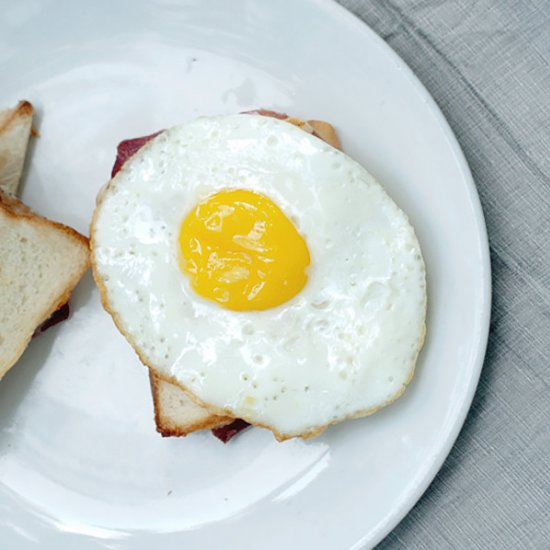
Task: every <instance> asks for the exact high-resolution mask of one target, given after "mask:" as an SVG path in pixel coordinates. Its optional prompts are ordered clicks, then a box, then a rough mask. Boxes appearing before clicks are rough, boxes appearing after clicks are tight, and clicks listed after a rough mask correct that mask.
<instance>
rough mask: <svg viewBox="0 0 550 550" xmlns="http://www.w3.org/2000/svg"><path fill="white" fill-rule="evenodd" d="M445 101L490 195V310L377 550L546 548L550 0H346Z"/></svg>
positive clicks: (485, 197)
mask: <svg viewBox="0 0 550 550" xmlns="http://www.w3.org/2000/svg"><path fill="white" fill-rule="evenodd" d="M340 2H341V4H342V5H344V6H345V7H346V8H348V9H349V10H351V11H352V12H354V13H355V14H356V15H358V16H359V17H360V18H361V19H363V21H365V22H366V23H367V24H368V25H369V26H370V27H371V28H373V29H374V30H375V31H376V32H377V33H378V34H379V35H380V36H382V37H383V38H384V39H385V40H386V41H387V42H388V44H389V45H390V46H391V47H392V48H393V49H394V50H395V51H396V52H397V53H398V54H399V55H400V56H401V57H402V58H403V59H404V60H405V61H406V62H407V63H408V64H409V66H410V67H411V68H412V69H413V70H414V72H415V73H416V74H417V76H418V77H419V78H420V80H421V81H422V82H423V83H424V85H425V86H426V88H427V89H428V90H429V92H430V93H431V94H432V96H433V97H434V98H435V100H436V102H437V103H438V104H439V106H440V108H441V109H442V111H443V113H444V115H445V116H446V118H447V120H448V121H449V123H450V125H451V127H452V128H453V130H454V132H455V134H456V136H457V138H458V141H459V142H460V145H461V146H462V149H463V151H464V153H465V155H466V158H467V160H468V163H469V165H470V168H471V169H472V173H473V176H474V179H475V181H476V184H477V188H478V192H479V195H480V197H481V202H482V205H483V210H484V212H485V219H486V222H487V229H488V232H489V240H490V245H491V260H492V268H493V311H492V323H491V333H490V338H489V347H488V350H487V356H486V360H485V365H484V367H483V372H482V374H481V381H480V384H479V387H478V390H477V393H476V396H475V398H474V402H473V406H472V409H471V410H470V413H469V415H468V418H467V420H466V424H465V426H464V428H463V430H462V432H461V434H460V436H459V438H458V440H457V442H456V444H455V446H454V448H453V450H452V452H451V454H450V456H449V458H448V459H447V461H446V462H445V465H444V466H443V468H442V470H441V471H440V473H439V475H438V476H437V477H436V479H435V481H434V482H433V483H432V485H431V486H430V488H429V489H428V491H427V492H426V493H425V495H424V496H423V497H422V499H421V500H420V501H419V502H418V504H417V505H416V506H415V508H414V509H413V510H412V512H411V513H410V514H409V515H408V516H407V517H406V518H405V519H404V520H403V521H402V522H401V524H400V525H399V526H398V527H397V528H396V529H395V530H394V531H393V532H392V533H391V534H390V535H389V536H388V537H387V538H386V539H385V540H384V541H383V542H382V543H381V544H380V545H379V546H378V548H379V549H384V550H386V549H388V550H389V549H392V550H393V549H400V548H403V549H407V550H414V549H426V548H429V549H432V548H435V549H446V548H466V549H468V548H484V549H492V548H498V549H500V548H513V549H523V548H535V549H537V550H539V549H540V550H545V549H550V396H549V390H550V376H549V373H548V370H549V369H548V367H549V364H548V363H549V361H548V357H549V353H548V352H549V346H550V1H548V0H478V1H476V0H458V1H451V0H448V1H443V0H441V1H438V0H391V1H390V0H387V1H376V0H370V1H368V0H340Z"/></svg>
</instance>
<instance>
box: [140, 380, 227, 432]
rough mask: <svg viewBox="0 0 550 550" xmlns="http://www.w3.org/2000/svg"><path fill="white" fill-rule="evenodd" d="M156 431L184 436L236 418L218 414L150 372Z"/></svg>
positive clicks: (215, 426)
mask: <svg viewBox="0 0 550 550" xmlns="http://www.w3.org/2000/svg"><path fill="white" fill-rule="evenodd" d="M149 379H150V381H151V393H152V394H153V403H154V406H155V423H156V425H157V431H158V432H159V433H160V434H162V436H163V437H170V436H183V435H187V434H190V433H191V432H194V431H197V430H206V429H209V428H219V427H221V426H225V425H226V424H229V423H231V422H233V420H234V418H231V417H227V416H218V415H215V414H212V413H210V412H209V411H208V410H207V409H205V408H204V407H201V406H200V405H197V403H195V402H194V401H193V400H192V399H191V398H190V397H189V396H188V395H187V394H186V393H185V392H184V391H183V390H182V389H181V388H180V387H179V386H176V385H175V384H172V383H170V382H167V381H166V380H163V379H162V378H160V377H158V376H157V375H155V374H154V373H153V372H152V371H149Z"/></svg>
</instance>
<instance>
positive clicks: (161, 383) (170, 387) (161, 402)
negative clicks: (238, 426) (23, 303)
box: [149, 119, 342, 437]
mask: <svg viewBox="0 0 550 550" xmlns="http://www.w3.org/2000/svg"><path fill="white" fill-rule="evenodd" d="M289 121H290V122H291V123H293V124H295V125H296V126H299V127H302V128H303V129H305V131H309V132H310V133H313V134H314V135H316V136H317V137H318V138H320V139H322V140H323V141H325V142H326V143H328V144H329V145H332V147H335V148H336V149H340V150H341V149H342V144H341V143H340V139H339V138H338V134H337V133H336V130H335V129H334V126H332V124H329V123H328V122H325V121H323V120H308V121H307V123H306V122H304V121H301V120H300V119H290V120H289ZM306 125H307V126H309V128H304V126H306ZM149 379H150V381H151V392H152V394H153V405H154V409H155V424H156V427H157V431H158V432H159V433H161V434H162V435H163V436H164V437H170V436H182V435H187V434H190V433H191V432H194V431H196V430H204V429H207V428H218V427H221V426H225V425H227V424H228V423H230V422H232V421H233V420H234V419H233V418H231V417H226V416H219V415H216V414H212V413H211V412H209V411H208V410H207V409H205V408H204V407H201V406H200V405H198V404H196V403H195V402H194V401H193V400H192V399H191V398H190V397H189V396H188V395H187V394H186V393H185V392H184V391H183V390H182V389H181V388H180V387H179V386H176V385H175V384H172V383H170V382H167V381H166V380H163V379H162V378H160V377H159V376H157V375H156V374H155V373H154V371H152V370H149Z"/></svg>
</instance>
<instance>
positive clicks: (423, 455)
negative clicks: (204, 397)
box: [0, 0, 490, 550]
mask: <svg viewBox="0 0 550 550" xmlns="http://www.w3.org/2000/svg"><path fill="white" fill-rule="evenodd" d="M0 74H1V75H2V86H1V89H0V100H1V102H0V104H2V105H9V104H11V103H13V102H15V101H16V100H17V99H19V98H27V99H29V100H31V101H32V102H33V103H34V104H35V106H36V107H37V110H38V117H37V125H38V127H39V130H40V138H39V139H36V140H34V142H33V146H32V148H31V151H30V163H29V167H28V168H29V169H28V173H27V176H26V179H25V182H24V185H23V189H22V196H23V198H24V200H25V201H27V202H28V203H29V204H30V205H31V206H32V207H34V208H35V209H36V210H38V211H39V212H41V213H43V214H45V215H47V216H49V217H51V218H53V219H56V220H61V221H63V222H65V223H68V224H70V225H73V226H75V227H76V228H77V229H79V230H80V231H83V232H85V233H87V229H88V222H89V219H90V215H91V213H92V210H93V208H94V200H95V196H96V193H97V191H98V189H99V187H100V186H101V185H102V184H103V183H104V182H105V181H106V180H107V179H108V175H109V172H110V168H111V165H112V163H113V159H114V152H115V147H116V144H117V143H118V142H119V141H120V140H121V139H123V138H126V137H133V136H139V135H143V134H147V133H150V132H152V131H154V130H157V129H159V128H165V127H168V126H171V125H174V124H176V123H179V122H182V121H185V120H189V119H191V118H193V117H195V116H197V115H199V114H215V113H234V112H237V111H242V110H245V109H250V108H254V107H260V106H261V107H267V108H273V109H276V110H279V111H284V112H288V113H292V114H295V115H298V116H302V117H306V118H308V117H309V118H313V117H314V118H323V119H326V120H329V121H332V122H333V123H334V124H335V125H336V126H337V128H338V130H339V132H340V134H341V137H342V141H343V144H344V147H345V149H346V151H347V152H348V153H349V154H350V155H351V156H352V157H355V158H356V159H358V160H359V161H360V162H361V163H363V164H364V165H365V166H366V167H368V169H369V170H370V171H371V172H372V173H373V174H374V175H375V176H376V177H377V178H378V179H379V180H380V181H381V182H382V183H383V184H384V185H385V187H386V188H387V190H388V191H389V193H390V195H391V196H392V197H393V198H394V199H395V200H396V202H397V203H398V204H399V205H400V206H401V207H402V208H403V209H404V210H405V211H406V212H407V213H408V214H409V215H410V217H411V219H412V222H413V224H414V225H415V226H416V228H417V232H418V236H419V239H420V241H421V244H422V245H423V250H424V254H425V258H426V263H427V267H428V278H429V319H428V322H429V325H428V339H427V341H426V346H425V349H424V351H423V353H422V355H421V358H420V362H419V368H418V372H417V375H416V377H415V379H414V381H413V382H412V384H411V386H410V388H409V390H408V391H407V393H406V395H405V396H404V397H403V398H401V399H400V400H399V401H398V402H397V403H396V404H395V405H392V406H391V407H388V408H387V409H384V410H383V411H381V412H380V413H378V414H376V415H374V416H372V417H370V418H366V419H362V420H357V421H353V422H347V423H344V424H343V425H340V426H337V427H334V428H331V429H329V430H328V431H327V432H326V434H325V435H323V436H322V437H320V438H318V439H315V440H312V441H310V442H302V441H289V442H286V443H282V444H281V443H277V442H275V441H274V439H273V437H271V435H270V434H269V433H267V432H266V431H263V430H259V429H251V430H248V431H247V432H245V433H244V434H242V435H241V436H240V437H239V438H238V439H236V440H234V441H233V442H232V443H231V444H229V445H227V446H223V445H222V444H221V443H220V442H218V441H217V440H215V439H214V438H213V437H211V436H210V435H209V434H208V433H200V434H195V435H193V436H190V437H188V438H186V439H162V438H161V437H160V436H158V435H157V434H156V433H155V429H154V425H153V419H152V407H151V399H150V395H149V388H148V380H147V377H146V372H145V369H143V368H141V367H140V366H139V365H138V362H137V360H136V358H135V356H134V354H133V352H132V351H131V350H130V348H129V347H128V345H127V344H126V342H125V341H124V340H123V338H122V337H121V336H120V335H119V334H118V333H117V332H116V330H115V328H114V326H113V324H112V322H111V320H110V318H109V317H108V315H107V314H106V313H104V311H103V310H102V309H101V307H100V304H99V299H98V293H97V291H96V289H95V287H94V285H93V283H92V279H91V277H90V276H89V275H88V276H87V277H86V278H85V279H84V280H83V282H82V283H81V284H80V286H79V287H78V289H77V292H76V293H75V296H74V298H73V301H72V308H73V309H72V311H73V313H72V319H71V320H70V321H69V322H66V323H63V324H62V325H59V326H57V327H55V328H53V329H51V330H50V331H48V332H47V333H46V334H45V335H43V336H41V337H40V338H39V339H36V340H35V341H34V342H33V343H32V345H31V346H30V348H29V349H28V350H27V352H26V353H25V355H24V357H23V359H22V360H21V362H20V364H18V365H17V367H16V368H14V369H13V370H12V371H11V372H10V373H9V375H8V376H7V377H6V378H5V379H4V380H3V381H2V383H1V384H0V540H1V541H2V547H3V548H9V549H10V550H21V549H26V548H35V547H36V545H37V544H38V545H40V547H41V548H47V549H56V550H58V549H60V548H67V549H71V550H88V549H90V550H91V549H100V548H101V549H106V548H109V549H113V550H118V549H126V548H128V549H140V550H150V549H151V548H162V549H163V550H171V549H176V548H177V549H181V548H219V547H222V546H223V547H227V548H241V549H248V548H250V549H252V548H260V547H261V548H264V549H271V548H272V549H278V548H283V547H284V548H319V549H321V548H327V549H328V548H330V549H332V548H339V549H340V548H360V547H363V546H364V547H369V546H372V545H374V544H375V543H376V542H377V541H379V540H380V539H381V538H382V537H383V536H384V535H385V534H387V533H388V532H389V531H390V530H391V529H392V528H393V527H394V526H395V525H396V524H397V522H398V521H399V520H400V519H401V518H402V517H403V516H404V515H405V514H406V513H407V511H408V510H409V509H410V508H411V507H412V506H413V505H414V503H415V502H416V501H417V499H418V498H419V497H420V496H421V494H422V492H423V491H424V490H425V489H426V487H427V486H428V484H429V483H430V481H431V480H432V478H433V477H434V475H435V474H436V472H437V471H438V469H439V468H440V466H441V464H442V462H443V460H444V459H445V457H446V456H447V454H448V452H449V450H450V448H451V446H452V444H453V442H454V440H455V438H456V436H457V434H458V431H459V429H460V427H461V425H462V423H463V421H464V418H465V415H466V412H467V410H468V408H469V405H470V402H471V399H472V396H473V393H474V390H475V387H476V383H477V380H478V376H479V372H480V369H481V365H482V360H483V354H484V350H485V343H486V337H487V329H488V321H489V301H490V282H489V281H490V277H489V259H488V252H487V250H488V249H487V238H486V233H485V227H484V223H483V216H482V212H481V210H480V205H479V200H478V197H477V194H476V190H475V187H474V184H473V182H472V179H471V176H470V173H469V171H468V167H467V166H466V164H465V161H464V158H463V156H462V153H461V151H460V149H459V147H458V145H457V143H456V141H455V139H454V137H453V135H452V133H451V131H450V130H449V127H448V126H447V124H446V122H445V120H444V119H443V117H442V115H441V113H440V112H439V110H438V109H437V107H436V105H435V104H434V102H433V101H432V99H431V98H430V96H429V95H428V94H427V92H426V91H425V90H424V88H423V87H422V86H421V85H420V84H419V82H418V81H417V80H416V78H415V77H414V76H413V75H412V74H411V72H410V70H409V69H408V68H407V67H406V66H405V65H404V64H403V62H402V61H400V59H399V58H398V57H397V56H396V55H395V54H394V53H393V52H392V51H391V50H390V49H389V48H388V46H387V45H386V44H385V43H384V42H383V41H382V40H380V39H379V38H378V37H377V36H376V35H375V34H374V33H373V32H372V31H370V30H369V29H368V28H367V27H366V26H364V25H363V24H362V23H361V22H360V21H358V20H356V19H355V18H354V17H352V16H351V15H350V14H348V13H347V12H346V11H345V10H343V9H342V8H341V7H339V6H338V5H336V4H333V3H331V2H328V1H320V0H307V1H301V2H294V1H291V0H287V1H275V0H272V1H263V2H258V1H256V0H234V1H232V2H226V1H224V0H210V1H207V2H203V1H199V0H196V1H185V2H184V1H176V0H157V1H155V2H153V1H145V0H143V1H135V0H124V1H119V2H112V1H107V0H104V1H95V2H87V3H82V2H70V1H69V0H66V1H55V2H54V1H39V0H29V1H22V2H10V3H6V5H4V6H3V8H2V17H1V20H0ZM359 245H360V243H358V246H359Z"/></svg>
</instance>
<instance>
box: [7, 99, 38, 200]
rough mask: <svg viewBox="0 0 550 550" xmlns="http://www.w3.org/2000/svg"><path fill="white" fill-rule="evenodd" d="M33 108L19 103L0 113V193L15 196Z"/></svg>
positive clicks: (24, 102) (23, 102) (30, 127)
mask: <svg viewBox="0 0 550 550" xmlns="http://www.w3.org/2000/svg"><path fill="white" fill-rule="evenodd" d="M32 115H33V107H32V105H31V104H30V103H29V102H28V101H20V102H19V103H18V104H17V106H15V107H13V108H12V109H4V110H2V111H0V191H2V192H4V193H6V194H8V195H13V196H14V195H15V192H16V191H17V186H18V185H19V180H20V179H21V174H22V172H23V165H24V163H25V154H26V152H27V145H28V143H29V137H30V135H31V130H32Z"/></svg>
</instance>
